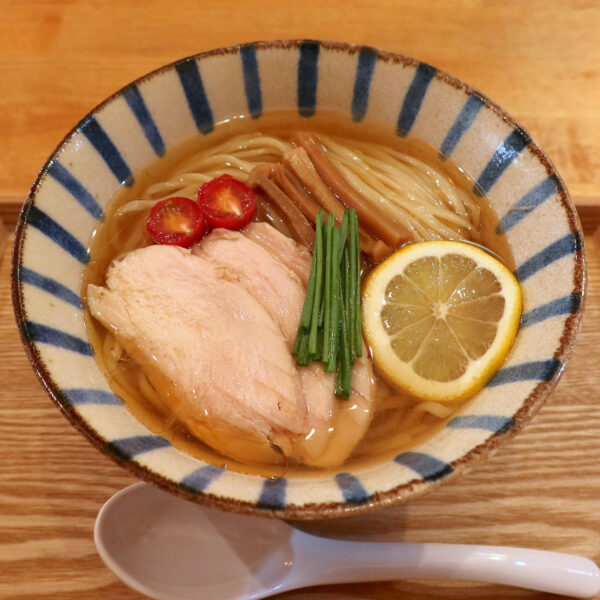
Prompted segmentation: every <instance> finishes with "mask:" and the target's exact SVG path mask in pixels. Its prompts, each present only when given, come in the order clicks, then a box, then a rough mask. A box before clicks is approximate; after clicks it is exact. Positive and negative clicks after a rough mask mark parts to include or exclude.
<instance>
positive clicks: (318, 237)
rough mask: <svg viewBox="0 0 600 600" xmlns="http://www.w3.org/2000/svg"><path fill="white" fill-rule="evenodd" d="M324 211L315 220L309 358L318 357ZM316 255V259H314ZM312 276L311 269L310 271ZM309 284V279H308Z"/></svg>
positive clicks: (322, 276)
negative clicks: (313, 278)
mask: <svg viewBox="0 0 600 600" xmlns="http://www.w3.org/2000/svg"><path fill="white" fill-rule="evenodd" d="M324 216H325V211H324V210H320V211H319V212H318V213H317V220H316V232H315V249H314V255H313V267H312V268H313V269H315V271H316V272H315V280H314V283H315V285H314V295H313V299H312V306H311V319H310V338H309V343H308V353H309V355H310V356H311V358H313V359H315V358H319V357H320V353H319V352H318V342H319V339H318V335H317V334H318V330H319V326H320V320H319V317H320V314H319V313H320V311H321V302H322V299H323V278H324V272H323V217H324ZM315 257H316V260H315ZM310 276H312V270H311V272H310ZM309 284H310V279H309ZM305 306H306V305H305Z"/></svg>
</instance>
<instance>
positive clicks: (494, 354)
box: [362, 241, 522, 402]
mask: <svg viewBox="0 0 600 600" xmlns="http://www.w3.org/2000/svg"><path fill="white" fill-rule="evenodd" d="M521 302H522V301H521V287H520V286H519V283H518V281H517V280H516V279H515V277H514V275H513V274H512V273H511V272H510V270H509V269H507V268H506V267H505V266H504V265H503V264H502V263H501V262H500V261H498V260H496V259H495V258H493V257H492V256H490V255H489V254H488V253H487V252H485V251H484V250H482V249H481V248H478V247H477V246H473V245H471V244H466V243H462V242H444V241H436V242H422V243H416V244H410V245H408V246H405V247H404V248H402V249H401V250H399V251H398V252H395V253H394V254H392V256H390V257H389V258H388V259H386V260H385V261H384V262H383V263H381V264H380V265H378V266H377V267H376V268H375V269H374V270H373V271H372V273H371V274H370V275H369V278H368V280H367V283H366V285H365V286H364V288H363V294H362V311H363V330H364V334H365V337H366V339H367V342H368V344H369V345H370V346H371V350H372V352H373V360H374V362H375V365H376V367H377V369H378V371H379V372H380V373H381V375H382V376H383V377H384V378H385V379H387V380H388V381H389V382H390V383H392V384H393V385H395V386H396V387H398V388H400V389H401V390H403V391H404V392H407V393H409V394H410V395H412V396H416V397H418V398H422V399H426V400H433V401H436V402H459V401H461V400H464V399H466V398H468V397H470V396H472V395H474V394H475V393H476V392H477V391H479V390H480V389H481V388H482V387H483V386H484V385H485V383H486V382H487V381H488V380H489V379H490V378H491V377H492V375H493V374H494V373H495V372H496V371H497V369H498V368H499V367H500V365H501V364H502V362H503V361H504V359H505V358H506V355H507V354H508V352H509V350H510V348H511V346H512V344H513V342H514V339H515V336H516V334H517V330H518V328H519V321H520V317H521Z"/></svg>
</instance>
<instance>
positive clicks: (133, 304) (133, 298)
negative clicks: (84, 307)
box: [87, 246, 307, 460]
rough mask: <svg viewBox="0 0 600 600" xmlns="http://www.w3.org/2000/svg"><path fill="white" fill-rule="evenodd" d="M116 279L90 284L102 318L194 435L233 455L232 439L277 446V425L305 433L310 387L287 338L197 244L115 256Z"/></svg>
mask: <svg viewBox="0 0 600 600" xmlns="http://www.w3.org/2000/svg"><path fill="white" fill-rule="evenodd" d="M106 284H107V285H106V287H105V288H102V287H97V286H94V285H90V286H88V290H87V299H88V305H89V308H90V311H91V313H92V315H93V316H94V317H96V318H97V319H98V320H100V321H101V322H102V323H103V324H104V325H105V326H106V327H108V328H110V329H112V330H113V331H114V332H115V334H116V336H117V338H118V339H119V341H120V342H121V344H122V345H123V347H124V348H125V350H126V351H127V353H128V354H129V355H130V356H131V357H132V358H134V359H135V360H136V361H137V362H138V364H140V365H141V366H142V367H143V369H144V370H145V372H146V374H147V376H148V378H149V380H150V382H151V383H152V385H153V386H154V387H155V388H156V390H157V391H158V392H159V394H160V395H161V397H162V398H163V400H164V401H165V402H166V403H167V404H168V405H169V406H170V407H171V409H172V410H173V412H174V413H175V415H176V416H177V417H178V418H179V419H180V420H181V421H183V422H184V423H186V425H187V426H188V428H189V429H190V430H191V431H192V433H194V434H195V435H198V437H200V438H201V439H203V440H205V441H206V442H207V443H209V444H210V445H212V446H213V447H215V448H216V449H217V450H219V451H221V452H223V453H224V454H226V455H230V456H231V455H232V454H231V448H230V447H229V446H230V445H231V444H230V443H229V442H228V438H229V437H234V438H235V437H236V436H237V437H240V436H241V437H242V438H243V440H244V441H248V440H254V441H255V442H257V443H262V444H263V446H265V445H266V446H267V447H268V445H269V437H270V436H271V435H272V434H273V433H274V432H276V433H280V434H285V435H299V436H302V435H305V433H306V430H307V424H306V421H307V408H306V403H305V400H304V393H303V391H302V387H301V380H300V377H299V375H298V371H297V368H296V366H295V365H294V362H293V360H292V356H291V355H290V352H289V350H288V347H287V344H286V341H285V339H284V337H283V335H282V334H281V331H280V329H279V327H278V326H277V325H276V324H275V323H274V322H273V319H272V318H271V317H270V316H269V315H268V313H267V312H266V311H265V309H264V308H263V307H262V306H261V305H260V304H259V303H258V302H257V301H256V300H255V299H254V298H253V297H252V296H251V295H250V294H249V293H248V292H247V291H246V290H245V289H244V288H243V287H241V286H240V285H238V284H237V282H236V281H235V280H233V281H232V279H231V274H230V273H229V272H227V271H226V270H224V269H222V268H219V267H218V266H215V265H212V264H210V263H209V262H207V261H205V260H203V259H201V258H199V257H197V256H193V255H192V254H191V253H190V251H189V250H184V249H181V248H176V247H172V246H149V247H147V248H143V249H141V250H136V251H133V252H131V253H129V254H128V255H126V256H125V258H123V259H122V260H120V261H118V262H116V263H114V264H113V265H112V267H111V268H110V269H109V272H108V274H107V279H106ZM211 432H213V433H211ZM207 437H208V438H209V439H207ZM242 446H243V444H242ZM236 458H239V459H241V460H247V458H248V457H247V455H245V454H244V453H243V452H242V455H241V456H236Z"/></svg>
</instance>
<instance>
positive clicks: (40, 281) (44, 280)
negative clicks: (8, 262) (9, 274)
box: [17, 266, 81, 308]
mask: <svg viewBox="0 0 600 600" xmlns="http://www.w3.org/2000/svg"><path fill="white" fill-rule="evenodd" d="M17 279H18V280H19V281H21V282H22V283H27V284H29V285H32V286H34V287H36V288H39V289H40V290H44V291H45V292H48V293H49V294H52V295H53V296H55V297H56V298H58V299H59V300H62V301H63V302H67V303H68V304H71V305H72V306H74V307H76V308H81V300H80V299H79V296H78V295H77V294H76V293H75V292H72V291H71V290H70V289H69V288H68V287H66V286H64V285H63V284H62V283H58V281H56V279H52V278H51V277H46V276H45V275H40V274H39V273H38V272H36V271H32V270H31V269H28V268H27V267H23V266H20V267H19V268H18V270H17Z"/></svg>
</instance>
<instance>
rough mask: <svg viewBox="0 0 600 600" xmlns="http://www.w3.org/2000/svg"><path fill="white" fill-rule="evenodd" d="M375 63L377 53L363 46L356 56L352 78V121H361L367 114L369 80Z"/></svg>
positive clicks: (371, 77)
mask: <svg viewBox="0 0 600 600" xmlns="http://www.w3.org/2000/svg"><path fill="white" fill-rule="evenodd" d="M376 62H377V51H376V50H375V49H374V48H370V47H369V46H363V47H362V48H361V49H360V53H359V54H358V65H357V67H356V76H355V78H354V92H353V94H352V120H353V121H357V122H359V121H362V120H363V119H364V118H365V114H366V113H367V106H368V104H369V91H370V88H371V80H372V79H373V72H374V71H375V63H376Z"/></svg>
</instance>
